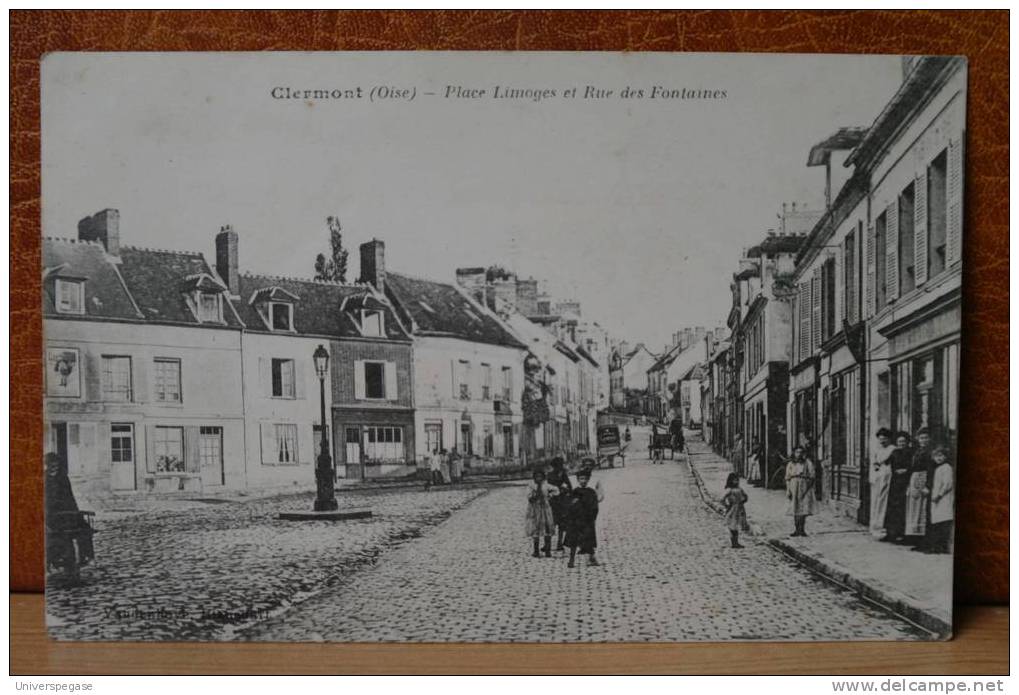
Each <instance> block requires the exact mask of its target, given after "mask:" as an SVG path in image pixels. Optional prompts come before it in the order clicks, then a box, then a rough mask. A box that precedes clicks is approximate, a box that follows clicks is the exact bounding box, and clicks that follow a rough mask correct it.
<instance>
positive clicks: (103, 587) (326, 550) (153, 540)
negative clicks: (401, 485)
mask: <svg viewBox="0 0 1019 695" xmlns="http://www.w3.org/2000/svg"><path fill="white" fill-rule="evenodd" d="M482 494H484V490H483V489H480V488H473V489H461V490H450V489H441V490H436V491H433V492H423V491H421V490H420V489H404V490H396V491H388V492H378V493H364V492H356V493H345V494H342V495H340V496H339V502H340V504H341V505H343V506H346V507H368V508H370V509H371V510H372V512H373V514H374V517H373V518H372V519H370V520H362V521H349V522H319V521H308V522H292V521H280V520H279V519H277V518H276V517H277V514H278V513H279V512H281V511H291V510H296V509H311V504H312V498H313V495H311V494H307V495H288V496H283V497H271V498H266V499H261V500H253V501H248V502H244V503H238V502H220V503H212V501H205V502H202V501H200V500H198V501H192V502H190V503H188V504H187V508H185V509H183V510H177V511H168V510H167V509H165V508H162V509H161V508H160V507H159V506H158V505H153V506H154V507H155V508H154V509H153V510H151V511H148V512H145V513H118V512H116V511H107V512H103V513H100V514H99V515H98V516H97V522H96V525H97V530H98V532H97V533H96V536H95V545H96V562H95V564H94V565H90V566H88V567H86V568H85V570H84V572H83V573H82V578H83V582H82V584H80V585H79V586H73V587H67V586H60V585H57V584H50V585H49V586H48V587H47V590H46V600H47V625H48V626H49V629H50V634H51V635H53V636H54V637H55V638H57V639H115V640H180V639H200V640H219V639H230V638H231V637H232V631H233V630H234V629H235V628H237V627H238V626H242V625H244V624H245V623H249V622H252V621H254V620H258V619H260V618H264V617H265V616H266V615H268V614H271V613H272V612H274V611H279V610H281V609H282V608H284V607H287V606H290V605H292V604H293V603H294V602H296V601H300V600H301V599H303V598H306V597H307V596H309V595H310V594H312V593H314V592H316V591H319V590H322V589H323V588H328V587H329V586H330V585H332V584H334V583H335V582H337V581H339V579H340V578H341V577H342V576H343V575H344V574H346V573H350V572H354V571H356V570H357V569H358V568H359V567H362V566H365V565H370V564H371V563H373V562H375V561H376V559H377V558H378V557H379V555H380V554H381V553H382V552H384V551H385V550H386V549H387V548H391V547H393V546H394V545H398V544H400V543H403V542H405V541H407V540H408V539H410V538H414V537H415V536H416V535H417V534H418V533H420V531H421V529H422V528H425V527H427V526H428V525H430V524H435V523H437V522H439V521H441V520H443V519H445V518H446V517H447V516H448V515H449V514H450V513H451V512H453V511H454V510H456V509H458V508H460V507H462V506H463V505H464V504H466V503H468V502H469V501H471V500H472V499H474V498H475V497H477V496H478V495H482Z"/></svg>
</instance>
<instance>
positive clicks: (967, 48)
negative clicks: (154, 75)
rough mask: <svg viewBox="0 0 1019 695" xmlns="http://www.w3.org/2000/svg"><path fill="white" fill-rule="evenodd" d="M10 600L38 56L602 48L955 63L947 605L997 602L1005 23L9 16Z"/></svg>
mask: <svg viewBox="0 0 1019 695" xmlns="http://www.w3.org/2000/svg"><path fill="white" fill-rule="evenodd" d="M10 40H11V44H10V46H11V47H10V51H11V63H10V96H11V102H10V119H11V126H10V127H11V130H10V154H11V168H10V197H11V208H10V209H11V212H10V215H11V219H10V222H11V228H10V244H11V250H10V254H11V255H10V272H11V281H10V293H11V296H10V317H11V337H10V355H11V382H10V387H11V389H10V393H11V404H10V407H11V414H10V429H11V436H10V454H11V464H10V473H11V488H10V501H11V512H10V522H11V530H10V533H11V589H12V590H22V591H33V590H34V591H41V590H42V588H43V583H44V582H43V543H42V535H43V534H42V473H41V461H42V392H43V381H42V376H43V373H42V337H41V333H42V323H41V317H40V313H41V312H40V310H41V300H40V272H39V268H40V265H39V263H40V261H39V239H40V221H39V190H40V188H39V59H40V57H41V56H42V55H43V54H44V53H46V52H48V51H57V50H62V51H156V50H164V51H199V50H201V51H217V50H219V51H223V50H226V51H236V50H410V49H429V50H467V49H472V50H603V51H609V50H610V51H741V52H745V51H764V52H806V53H818V52H830V53H909V54H957V55H965V56H967V57H968V58H969V87H970V89H969V106H968V124H969V125H968V129H969V133H968V136H969V141H968V143H967V162H966V167H967V168H966V178H965V180H966V226H965V229H966V237H965V239H966V240H965V243H964V256H965V260H964V290H963V295H964V314H963V364H962V372H963V373H962V390H961V424H960V431H961V446H960V451H961V455H960V466H959V481H958V487H959V494H958V497H957V500H958V507H959V510H958V533H957V541H958V542H957V548H956V600H957V601H961V602H1003V601H1007V600H1008V471H1009V467H1008V410H1009V404H1008V383H1009V382H1008V379H1009V371H1008V345H1009V344H1008V321H1009V314H1008V296H1009V292H1008V286H1009V284H1008V283H1009V277H1008V251H1009V243H1008V163H1009V140H1008V99H1009V96H1008V68H1009V65H1008V12H1007V11H977V12H944V11H902V12H900V11H855V12H822V11H789V12H767V11H689V12H652V11H642V12H609V11H602V12H584V11H570V12H546V11H502V12H500V11H480V12H462V11H458V12H446V11H442V12H440V11H434V12H433V11H428V12H413V11H394V12H367V11H365V12H336V11H306V12H282V11H276V12H244V11H229V12H197V11H161V12H160V11H102V12H89V11H56V10H53V11H37V12H33V11H12V12H11V13H10Z"/></svg>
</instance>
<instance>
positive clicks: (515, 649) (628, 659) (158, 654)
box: [10, 594, 1008, 675]
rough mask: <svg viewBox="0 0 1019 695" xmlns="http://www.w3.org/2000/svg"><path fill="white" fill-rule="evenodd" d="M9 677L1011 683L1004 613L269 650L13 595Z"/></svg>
mask: <svg viewBox="0 0 1019 695" xmlns="http://www.w3.org/2000/svg"><path fill="white" fill-rule="evenodd" d="M10 609H11V635H10V637H11V648H10V658H11V661H10V672H11V673H12V674H16V675H38V674H74V675H102V674H256V675H257V674H277V673H284V674H405V673H413V674H451V673H480V674H503V673H541V674H545V673H562V672H569V673H577V672H581V673H587V674H610V673H614V674H673V673H675V674H729V675H738V674H796V675H805V674H829V673H830V674H862V673H866V674H897V675H909V674H938V675H941V674H957V675H965V674H987V675H998V674H1007V673H1008V607H1006V606H970V607H965V606H962V607H957V608H956V613H957V614H956V637H955V639H953V640H951V641H949V642H854V643H846V642H824V643H820V642H818V643H810V642H807V643H804V642H801V643H761V642H750V643H747V642H743V643H725V644H703V643H702V644H696V643H694V644H560V645H535V644H513V645H497V644H418V645H411V644H275V643H267V642H263V643H239V644H238V643H215V644H209V643H166V642H158V643H157V642H149V643H137V642H133V643H132V642H119V643H114V642H54V641H53V640H51V639H49V637H48V636H47V634H46V629H45V625H44V622H43V596H42V594H11V597H10Z"/></svg>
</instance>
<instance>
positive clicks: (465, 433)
mask: <svg viewBox="0 0 1019 695" xmlns="http://www.w3.org/2000/svg"><path fill="white" fill-rule="evenodd" d="M460 452H461V453H462V454H464V455H466V456H470V455H472V454H474V436H473V434H472V432H471V424H470V423H469V422H461V423H460Z"/></svg>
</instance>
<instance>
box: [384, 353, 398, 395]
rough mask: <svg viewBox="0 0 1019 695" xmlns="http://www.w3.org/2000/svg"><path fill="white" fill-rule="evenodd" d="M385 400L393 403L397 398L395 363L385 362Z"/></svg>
mask: <svg viewBox="0 0 1019 695" xmlns="http://www.w3.org/2000/svg"><path fill="white" fill-rule="evenodd" d="M385 380H386V400H387V401H395V400H396V396H397V388H396V386H397V384H396V362H386V373H385Z"/></svg>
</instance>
